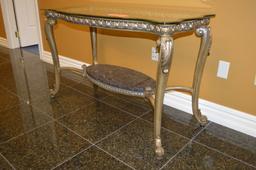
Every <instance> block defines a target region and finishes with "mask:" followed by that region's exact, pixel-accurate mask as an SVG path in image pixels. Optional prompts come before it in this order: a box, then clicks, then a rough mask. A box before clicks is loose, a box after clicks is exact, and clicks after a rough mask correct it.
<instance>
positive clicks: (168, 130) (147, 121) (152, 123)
mask: <svg viewBox="0 0 256 170" xmlns="http://www.w3.org/2000/svg"><path fill="white" fill-rule="evenodd" d="M139 119H140V120H142V121H144V122H146V123H149V124H151V125H154V122H151V121H149V120H146V119H143V118H142V117H139ZM161 128H163V129H164V130H166V131H167V132H169V133H172V134H175V135H178V136H180V137H183V138H185V139H188V140H190V139H191V138H189V137H186V136H183V135H181V134H179V133H177V132H174V131H172V130H170V129H168V128H165V127H163V126H161Z"/></svg>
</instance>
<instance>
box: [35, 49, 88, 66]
mask: <svg viewBox="0 0 256 170" xmlns="http://www.w3.org/2000/svg"><path fill="white" fill-rule="evenodd" d="M40 57H41V58H40V59H41V60H43V61H45V62H47V63H50V64H53V61H52V55H51V53H50V52H48V51H43V54H42V56H40ZM59 60H60V66H61V67H74V68H78V69H81V68H82V67H81V66H82V65H84V64H86V65H88V64H87V63H84V62H81V61H78V60H74V59H71V58H68V57H65V56H61V55H59Z"/></svg>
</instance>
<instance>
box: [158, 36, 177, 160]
mask: <svg viewBox="0 0 256 170" xmlns="http://www.w3.org/2000/svg"><path fill="white" fill-rule="evenodd" d="M172 51H173V39H172V37H170V36H165V35H164V36H162V37H161V39H160V60H159V62H158V70H157V85H156V86H157V87H156V94H155V102H154V106H155V110H154V126H155V129H154V131H155V145H156V150H155V152H156V154H157V155H158V156H160V157H161V156H163V155H164V149H163V147H162V142H161V122H162V108H163V99H164V92H165V88H166V84H167V80H168V76H169V70H170V66H171V61H172Z"/></svg>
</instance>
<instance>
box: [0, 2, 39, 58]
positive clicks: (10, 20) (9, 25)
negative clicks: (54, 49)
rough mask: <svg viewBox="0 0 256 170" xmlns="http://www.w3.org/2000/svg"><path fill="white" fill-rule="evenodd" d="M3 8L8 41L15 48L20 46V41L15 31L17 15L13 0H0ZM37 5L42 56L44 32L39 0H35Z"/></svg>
mask: <svg viewBox="0 0 256 170" xmlns="http://www.w3.org/2000/svg"><path fill="white" fill-rule="evenodd" d="M0 2H1V8H2V13H3V19H4V27H5V32H6V36H7V41H8V48H10V49H14V48H19V47H20V43H19V39H18V38H17V37H16V35H15V32H17V25H16V24H17V23H16V17H15V13H14V8H13V1H12V0H0ZM35 5H36V23H37V34H38V37H39V44H38V46H39V55H40V58H41V57H42V52H43V42H42V34H41V26H40V18H39V9H38V0H35Z"/></svg>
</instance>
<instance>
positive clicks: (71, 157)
mask: <svg viewBox="0 0 256 170" xmlns="http://www.w3.org/2000/svg"><path fill="white" fill-rule="evenodd" d="M93 146H94V145H90V146H88V147H87V148H85V149H83V150H81V151H79V152H77V153H76V154H75V155H73V156H70V157H68V158H67V159H65V160H64V161H63V162H61V163H59V164H57V165H56V166H55V167H53V168H51V170H54V169H56V168H58V167H60V166H61V165H63V164H65V163H66V162H68V161H70V160H71V159H73V158H74V157H76V156H77V155H79V154H81V153H83V152H85V151H86V150H88V149H90V148H92V147H93Z"/></svg>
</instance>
